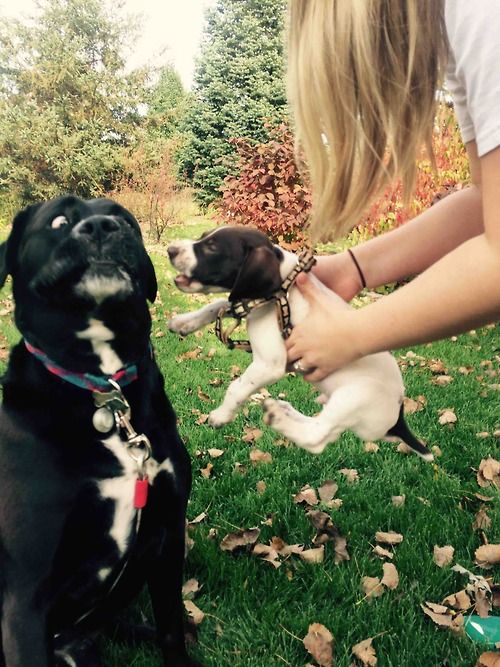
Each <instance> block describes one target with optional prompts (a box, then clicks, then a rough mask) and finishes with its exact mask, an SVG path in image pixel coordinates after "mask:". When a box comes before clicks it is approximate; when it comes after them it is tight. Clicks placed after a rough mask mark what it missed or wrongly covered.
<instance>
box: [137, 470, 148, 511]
mask: <svg viewBox="0 0 500 667" xmlns="http://www.w3.org/2000/svg"><path fill="white" fill-rule="evenodd" d="M148 489H149V482H148V478H147V477H145V478H144V479H137V480H136V481H135V493H134V507H135V508H136V509H138V510H141V509H142V508H143V507H145V506H146V503H147V502H148Z"/></svg>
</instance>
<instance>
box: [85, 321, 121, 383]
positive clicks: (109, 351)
mask: <svg viewBox="0 0 500 667" xmlns="http://www.w3.org/2000/svg"><path fill="white" fill-rule="evenodd" d="M76 336H77V338H80V339H82V340H88V341H90V344H91V345H92V350H93V351H94V353H95V354H96V355H97V356H98V357H99V359H100V360H101V363H100V365H99V367H100V369H101V371H102V372H103V373H106V374H107V375H112V374H113V373H116V371H118V370H120V368H123V362H122V360H121V359H120V357H119V356H118V355H117V354H116V352H115V351H114V350H113V348H112V347H111V345H110V344H109V341H110V340H113V338H114V337H115V334H114V333H113V332H112V331H111V329H108V327H106V326H104V324H103V323H102V322H101V320H96V319H94V318H92V317H91V318H90V320H89V326H88V328H87V329H84V330H83V331H78V332H77V334H76Z"/></svg>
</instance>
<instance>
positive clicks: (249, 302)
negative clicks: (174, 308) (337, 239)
mask: <svg viewBox="0 0 500 667" xmlns="http://www.w3.org/2000/svg"><path fill="white" fill-rule="evenodd" d="M315 263H316V259H315V257H314V255H313V254H312V252H311V251H310V250H304V251H303V252H302V253H301V254H300V255H299V258H298V261H297V264H296V265H295V266H294V267H293V269H292V270H291V271H290V273H289V274H288V275H287V276H286V278H285V279H284V280H283V282H282V283H281V287H280V290H279V291H278V292H276V293H275V294H272V295H271V296H268V297H262V298H260V299H241V300H240V301H234V302H231V306H230V308H229V310H226V309H225V308H221V310H220V311H219V314H218V315H217V320H216V321H215V333H216V335H217V338H218V339H219V340H220V341H221V343H224V345H226V346H227V347H228V348H229V349H230V350H234V349H237V350H245V351H246V352H251V351H252V346H251V345H250V341H249V340H233V339H232V338H231V334H232V333H233V331H235V329H237V328H238V327H239V325H240V324H241V321H242V320H244V319H245V318H246V317H247V316H248V314H249V313H251V312H252V310H255V309H256V308H261V307H262V306H265V305H267V304H268V303H272V302H274V303H275V304H276V315H277V317H278V323H279V326H280V329H281V333H282V336H283V338H285V339H286V338H288V336H289V335H290V334H291V333H292V324H291V322H290V304H289V303H288V290H289V289H290V287H291V285H293V283H294V282H295V279H296V278H297V276H298V275H299V273H302V272H308V271H310V270H311V269H312V267H313V266H314V264H315ZM224 317H232V318H233V319H234V320H236V321H235V322H234V323H233V324H232V325H230V326H229V327H227V328H226V329H224V327H223V323H222V320H223V319H224Z"/></svg>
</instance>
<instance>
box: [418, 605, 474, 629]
mask: <svg viewBox="0 0 500 667" xmlns="http://www.w3.org/2000/svg"><path fill="white" fill-rule="evenodd" d="M420 606H421V608H422V610H423V612H424V614H427V616H429V618H431V619H432V620H433V621H434V623H436V625H438V626H439V627H440V628H449V629H450V630H452V631H453V632H461V631H462V628H463V625H464V617H463V616H462V614H456V613H455V612H453V611H452V610H451V609H448V607H444V606H443V605H437V604H433V603H432V602H426V603H425V605H423V604H421V605H420Z"/></svg>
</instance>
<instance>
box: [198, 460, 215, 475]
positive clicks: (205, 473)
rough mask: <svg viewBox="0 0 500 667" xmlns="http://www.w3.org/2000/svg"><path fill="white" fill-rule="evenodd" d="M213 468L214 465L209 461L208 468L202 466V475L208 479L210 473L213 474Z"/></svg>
mask: <svg viewBox="0 0 500 667" xmlns="http://www.w3.org/2000/svg"><path fill="white" fill-rule="evenodd" d="M213 468H214V467H213V465H212V464H211V463H207V467H206V468H201V469H200V472H201V476H202V477H204V478H205V479H208V478H209V477H210V475H211V474H212V470H213Z"/></svg>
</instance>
